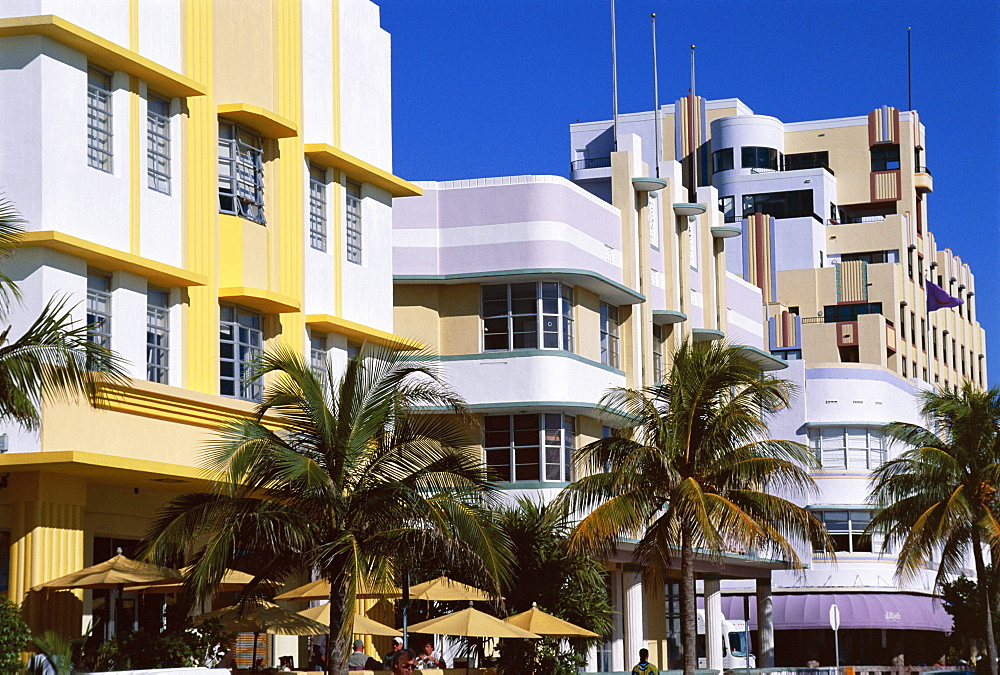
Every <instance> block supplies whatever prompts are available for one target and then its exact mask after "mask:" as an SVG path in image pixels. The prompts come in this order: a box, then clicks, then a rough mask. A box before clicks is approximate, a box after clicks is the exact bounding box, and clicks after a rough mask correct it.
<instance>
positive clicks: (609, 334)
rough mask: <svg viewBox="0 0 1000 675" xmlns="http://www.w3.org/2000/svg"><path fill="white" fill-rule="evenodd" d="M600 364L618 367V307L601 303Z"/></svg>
mask: <svg viewBox="0 0 1000 675" xmlns="http://www.w3.org/2000/svg"><path fill="white" fill-rule="evenodd" d="M601 363H603V364H604V365H607V366H611V367H612V368H618V367H619V358H618V307H616V306H615V305H609V304H608V303H606V302H602V303H601Z"/></svg>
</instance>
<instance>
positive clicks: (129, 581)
mask: <svg viewBox="0 0 1000 675" xmlns="http://www.w3.org/2000/svg"><path fill="white" fill-rule="evenodd" d="M119 550H121V549H119ZM183 580H184V578H183V577H182V576H181V573H180V572H178V571H177V570H175V569H171V568H169V567H160V566H159V565H150V564H149V563H144V562H139V561H138V560H132V559H130V558H126V557H125V556H123V555H121V554H120V553H119V554H118V555H116V556H114V557H112V558H108V559H107V560H105V561H104V562H102V563H98V564H96V565H91V566H90V567H85V568H83V569H82V570H77V571H76V572H71V573H70V574H67V575H65V576H61V577H59V578H58V579H52V580H51V581H46V582H45V583H44V584H38V585H37V586H34V587H33V588H32V589H31V590H33V591H40V590H46V589H48V590H53V591H65V590H71V589H78V588H79V589H87V588H89V589H102V588H106V589H111V590H112V597H111V603H110V604H111V607H110V611H109V612H108V630H109V631H110V633H111V634H112V635H115V634H116V631H117V626H116V625H115V624H116V623H117V619H118V617H117V616H116V615H117V611H118V610H117V607H118V603H117V602H116V600H115V597H114V591H115V590H117V591H118V594H119V595H121V592H122V590H123V589H124V588H125V587H126V586H132V585H136V584H153V583H157V582H177V581H183Z"/></svg>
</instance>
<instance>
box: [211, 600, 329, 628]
mask: <svg viewBox="0 0 1000 675" xmlns="http://www.w3.org/2000/svg"><path fill="white" fill-rule="evenodd" d="M241 610H242V611H241ZM209 619H220V620H221V621H222V625H223V628H224V629H225V630H226V631H227V632H231V633H270V634H272V635H323V634H325V633H327V628H326V626H324V625H323V624H321V623H319V622H317V621H313V620H312V619H307V618H306V617H304V616H299V615H298V614H294V613H292V612H289V611H288V610H286V609H282V608H281V607H278V606H277V605H275V604H274V603H272V602H261V603H260V604H259V605H256V606H248V607H246V608H241V607H239V606H238V605H233V606H232V607H224V608H222V609H217V610H214V611H212V612H206V613H204V614H200V615H198V616H196V617H195V619H194V622H195V624H200V623H204V622H205V621H208V620H209Z"/></svg>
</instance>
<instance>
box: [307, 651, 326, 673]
mask: <svg viewBox="0 0 1000 675" xmlns="http://www.w3.org/2000/svg"><path fill="white" fill-rule="evenodd" d="M308 668H309V670H319V671H324V672H325V671H326V658H325V657H324V656H323V648H322V647H320V646H319V645H313V646H312V652H311V653H310V654H309V664H308Z"/></svg>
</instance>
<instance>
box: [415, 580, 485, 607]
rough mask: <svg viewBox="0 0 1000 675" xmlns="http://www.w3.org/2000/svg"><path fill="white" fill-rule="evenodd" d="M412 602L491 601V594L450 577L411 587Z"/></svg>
mask: <svg viewBox="0 0 1000 675" xmlns="http://www.w3.org/2000/svg"><path fill="white" fill-rule="evenodd" d="M410 599H411V600H432V601H437V602H455V601H460V600H470V601H471V600H491V599H492V598H491V597H490V594H489V593H487V592H486V591H481V590H479V589H478V588H475V587H473V586H468V585H466V584H463V583H459V582H457V581H452V580H451V579H449V578H448V577H438V578H437V579H431V580H430V581H425V582H424V583H422V584H417V585H416V586H410Z"/></svg>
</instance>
